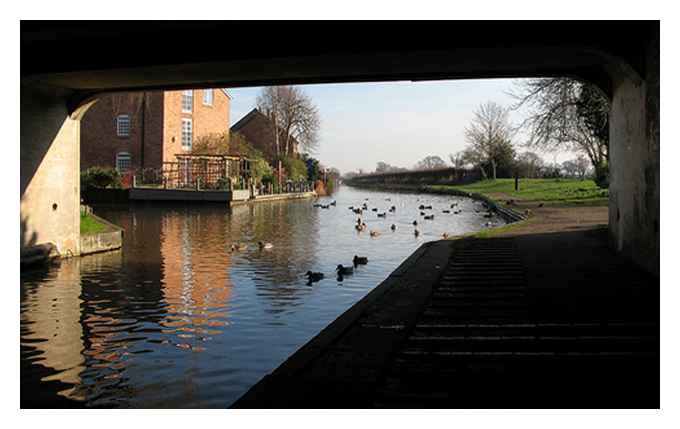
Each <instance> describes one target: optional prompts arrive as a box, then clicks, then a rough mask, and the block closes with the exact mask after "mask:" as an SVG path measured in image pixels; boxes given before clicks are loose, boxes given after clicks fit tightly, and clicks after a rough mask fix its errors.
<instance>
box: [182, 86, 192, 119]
mask: <svg viewBox="0 0 680 429" xmlns="http://www.w3.org/2000/svg"><path fill="white" fill-rule="evenodd" d="M187 100H188V103H187ZM185 105H188V106H189V107H188V108H187V107H186V106H185ZM193 110H194V90H193V89H187V90H184V91H182V113H191V112H193Z"/></svg>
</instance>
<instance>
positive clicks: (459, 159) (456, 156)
mask: <svg viewBox="0 0 680 429" xmlns="http://www.w3.org/2000/svg"><path fill="white" fill-rule="evenodd" d="M449 160H450V161H451V164H453V166H454V167H455V168H463V167H465V151H462V150H461V151H459V152H456V153H450V154H449Z"/></svg>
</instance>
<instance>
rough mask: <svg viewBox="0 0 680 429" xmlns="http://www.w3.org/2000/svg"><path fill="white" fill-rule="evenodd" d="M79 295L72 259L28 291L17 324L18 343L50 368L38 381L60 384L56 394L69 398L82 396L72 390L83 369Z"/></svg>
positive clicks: (76, 269)
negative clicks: (20, 327)
mask: <svg viewBox="0 0 680 429" xmlns="http://www.w3.org/2000/svg"><path fill="white" fill-rule="evenodd" d="M80 295H81V288H80V258H72V259H69V260H66V261H64V262H63V263H62V264H60V266H59V267H58V268H55V270H54V277H52V278H50V279H48V280H46V281H44V282H40V283H39V284H38V285H37V287H35V288H34V289H33V290H31V291H30V293H29V294H28V296H27V298H26V300H25V302H23V305H26V306H30V308H29V309H28V310H26V311H22V313H21V323H22V325H26V326H27V329H26V332H22V335H21V343H22V346H23V345H26V346H29V347H32V348H34V349H35V350H36V352H34V353H37V355H38V356H39V359H35V360H34V362H35V363H36V364H39V365H42V366H43V367H45V368H49V369H51V370H54V372H53V373H52V374H51V375H49V376H47V377H43V378H42V379H41V381H42V382H49V381H57V382H60V383H64V385H63V390H61V391H59V392H57V393H58V394H59V395H62V396H65V397H67V398H70V399H82V398H79V397H78V396H77V395H76V390H77V386H78V385H80V383H81V379H80V373H81V372H82V371H83V370H84V369H85V366H84V364H85V359H84V357H83V355H82V352H83V350H84V348H85V346H84V344H83V338H82V337H83V329H82V326H81V324H80V318H81V308H80V306H81V304H82V300H81V299H80ZM55 303H56V305H55ZM68 386H71V387H68Z"/></svg>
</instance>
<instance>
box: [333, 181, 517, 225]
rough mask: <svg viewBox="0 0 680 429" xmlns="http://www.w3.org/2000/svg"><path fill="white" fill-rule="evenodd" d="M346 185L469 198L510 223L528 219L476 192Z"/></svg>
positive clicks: (394, 185)
mask: <svg viewBox="0 0 680 429" xmlns="http://www.w3.org/2000/svg"><path fill="white" fill-rule="evenodd" d="M345 185H347V186H351V187H355V188H359V189H368V190H375V191H398V192H413V193H418V194H434V195H453V196H457V197H467V198H472V199H473V200H476V201H482V202H484V203H485V204H486V205H487V206H488V207H489V209H490V210H493V211H495V212H496V213H498V215H499V216H501V217H502V218H503V220H505V221H506V222H508V223H512V222H519V221H522V220H525V219H526V215H525V214H522V213H520V212H518V211H516V210H513V209H511V208H508V207H503V206H502V205H501V204H500V203H498V202H497V201H494V200H493V199H491V198H489V197H487V196H486V195H482V194H478V193H474V192H465V191H461V190H458V189H451V188H447V189H437V188H432V187H431V186H429V185H431V184H428V185H420V184H417V185H416V184H403V183H375V182H374V183H367V182H364V183H362V182H354V181H351V182H345Z"/></svg>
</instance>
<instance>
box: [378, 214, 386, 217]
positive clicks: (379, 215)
mask: <svg viewBox="0 0 680 429" xmlns="http://www.w3.org/2000/svg"><path fill="white" fill-rule="evenodd" d="M378 217H387V213H378Z"/></svg>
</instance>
